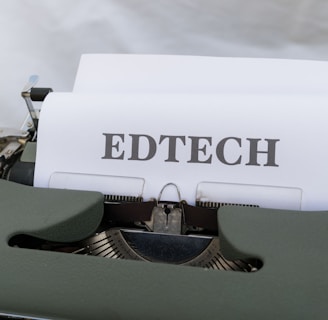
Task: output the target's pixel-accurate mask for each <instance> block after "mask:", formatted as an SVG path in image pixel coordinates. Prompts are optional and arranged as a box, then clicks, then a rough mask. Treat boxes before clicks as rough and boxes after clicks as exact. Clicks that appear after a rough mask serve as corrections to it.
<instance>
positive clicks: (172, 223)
mask: <svg viewBox="0 0 328 320" xmlns="http://www.w3.org/2000/svg"><path fill="white" fill-rule="evenodd" d="M203 205H204V204H203ZM216 205H218V204H216ZM216 211H217V208H202V207H194V206H189V205H187V204H186V203H185V202H183V201H180V202H178V203H169V202H162V201H158V200H154V201H149V202H142V199H140V198H134V199H132V198H130V197H129V198H127V197H118V196H112V197H110V196H106V197H105V201H104V216H103V220H102V223H101V224H100V226H99V228H98V230H97V232H96V233H95V234H93V235H91V236H90V237H88V238H86V239H83V240H82V241H78V242H73V243H59V242H51V241H44V240H41V239H37V238H35V237H31V236H26V235H17V236H15V237H13V238H12V239H11V240H10V242H9V244H10V246H13V247H21V248H31V249H39V250H47V251H57V252H66V253H71V254H78V255H89V256H97V257H102V258H110V259H130V260H139V261H146V262H154V263H168V264H175V265H182V266H193V267H201V268H205V269H214V270H230V271H241V272H254V271H257V270H258V269H260V268H261V267H262V262H261V261H260V260H257V259H247V260H228V259H226V258H225V257H224V256H223V255H222V253H221V251H220V240H219V237H218V230H217V223H216V219H217V214H216ZM213 222H214V223H213Z"/></svg>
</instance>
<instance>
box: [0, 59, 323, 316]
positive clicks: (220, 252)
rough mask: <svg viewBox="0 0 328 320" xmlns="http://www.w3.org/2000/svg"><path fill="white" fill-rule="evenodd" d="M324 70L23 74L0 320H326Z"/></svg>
mask: <svg viewBox="0 0 328 320" xmlns="http://www.w3.org/2000/svg"><path fill="white" fill-rule="evenodd" d="M327 67H328V66H327V64H326V63H324V62H311V61H290V60H265V59H263V60H261V59H236V58H235V59H230V58H229V59H228V58H208V57H207V58H205V57H178V56H142V55H141V56H133V55H84V56H82V58H81V62H80V66H79V70H78V73H77V77H76V81H75V85H74V89H73V91H72V92H70V93H60V92H59V93H58V92H53V90H52V89H51V88H40V87H38V86H37V81H38V77H37V76H31V77H30V78H29V80H28V83H27V84H26V86H25V87H24V88H23V90H22V92H21V95H22V98H23V99H24V100H25V103H26V105H27V108H28V111H29V117H28V120H27V121H26V122H25V123H24V125H23V126H22V128H20V129H12V128H0V176H1V180H0V189H1V193H0V196H1V201H0V206H1V210H0V211H1V213H2V223H1V231H0V234H1V237H2V238H1V239H2V243H1V245H0V251H2V257H3V259H1V260H2V262H1V263H0V266H1V267H0V268H1V271H2V272H1V274H2V276H0V277H1V278H0V281H1V282H0V283H1V287H2V289H3V290H2V293H1V299H0V314H1V317H2V318H13V319H90V318H96V319H98V318H99V319H102V318H104V319H108V318H114V319H116V318H117V319H148V318H149V319H154V318H155V319H167V318H173V319H176V318H177V319H180V318H181V319H184V318H190V319H196V318H197V319H198V318H200V317H202V318H205V319H214V318H217V317H224V318H228V319H245V318H248V317H255V318H264V317H265V318H267V319H276V318H278V317H281V318H291V319H294V318H295V319H308V318H317V319H323V318H325V317H326V314H327V311H328V306H327V304H326V299H325V296H326V294H327V292H328V281H327V280H326V271H328V270H327V265H328V264H327V262H328V256H327V253H326V249H327V246H328V245H327V243H328V242H327V240H328V235H327V231H328V213H327V212H325V210H327V208H328V199H327V197H326V190H325V181H327V180H326V179H328V177H326V175H328V172H327V171H326V170H325V166H326V165H325V162H326V159H327V155H328V151H327V150H328V149H327V148H325V136H326V134H327V129H326V125H325V115H326V111H325V110H326V103H327V89H326V87H325V81H324V80H323V79H325V74H326V73H325V70H326V68H327ZM281 70H283V71H281ZM310 71H311V72H312V73H309V72H310ZM249 74H252V77H249ZM312 74H313V76H312ZM218 75H220V76H218ZM305 75H306V78H305V77H304V76H305ZM291 83H292V84H291ZM35 101H38V102H41V103H39V105H42V107H41V110H40V108H37V107H36V104H38V102H37V103H36V102H35Z"/></svg>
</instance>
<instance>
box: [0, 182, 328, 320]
mask: <svg viewBox="0 0 328 320" xmlns="http://www.w3.org/2000/svg"><path fill="white" fill-rule="evenodd" d="M102 208H103V197H102V195H101V194H98V193H93V192H83V191H68V190H48V189H38V188H33V187H27V186H22V185H18V184H15V183H11V182H7V181H4V180H0V257H1V258H0V288H1V290H0V312H2V313H8V314H16V315H22V316H23V315H24V316H30V317H40V318H49V319H225V320H227V319H234V320H235V319H297V320H299V319H326V318H327V314H328V303H327V294H328V277H327V271H328V254H327V249H328V213H327V212H295V211H281V210H269V209H256V208H237V207H225V208H223V209H220V210H219V213H218V220H219V232H220V239H221V245H222V250H223V253H224V254H225V255H226V256H227V257H229V258H243V257H257V258H260V259H261V260H262V261H263V262H264V265H263V267H262V269H260V270H259V271H257V272H253V273H242V272H233V271H217V270H205V269H201V268H195V267H182V266H174V265H168V264H157V263H156V264H155V263H145V262H140V261H129V260H112V259H105V258H99V257H92V256H80V255H74V254H67V253H58V252H47V251H37V250H32V249H21V248H13V247H10V246H8V240H9V239H10V238H11V237H12V236H14V235H16V234H30V235H34V236H37V237H41V238H44V239H48V240H56V241H76V240H79V239H82V238H85V237H86V236H88V235H89V234H91V233H92V232H94V230H95V229H96V227H97V225H98V224H99V222H100V220H101V217H102Z"/></svg>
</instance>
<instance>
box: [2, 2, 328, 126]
mask: <svg viewBox="0 0 328 320" xmlns="http://www.w3.org/2000/svg"><path fill="white" fill-rule="evenodd" d="M327 18H328V2H327V1H325V0H154V1H151V0H94V1H92V0H55V1H54V0H24V1H21V0H9V1H2V2H1V4H0V23H1V28H0V43H1V51H0V70H1V76H0V126H13V127H20V125H21V123H22V121H23V119H24V116H25V114H26V107H25V104H24V101H23V100H22V98H21V97H20V91H21V89H22V87H23V86H24V84H25V82H26V81H27V79H28V77H29V76H30V75H31V74H38V75H40V82H39V85H40V86H51V87H53V89H54V90H55V91H71V90H72V87H73V83H74V78H75V73H76V70H77V66H78V62H79V59H80V55H81V54H83V53H145V54H181V55H208V56H234V57H236V56H238V57H269V58H290V59H312V60H328V19H327ZM327 77H328V75H327Z"/></svg>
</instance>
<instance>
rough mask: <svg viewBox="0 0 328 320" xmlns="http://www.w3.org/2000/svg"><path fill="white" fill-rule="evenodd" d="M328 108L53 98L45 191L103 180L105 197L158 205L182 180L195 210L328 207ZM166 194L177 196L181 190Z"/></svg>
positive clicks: (273, 99) (231, 97) (41, 153)
mask: <svg viewBox="0 0 328 320" xmlns="http://www.w3.org/2000/svg"><path fill="white" fill-rule="evenodd" d="M77 91H79V90H77ZM91 91H92V90H91ZM327 102H328V95H327V94H317V95H315V94H311V95H310V94H303V93H299V94H286V93H285V94H283V93H281V94H273V93H272V94H269V93H263V94H261V92H259V93H258V94H246V93H244V94H241V93H239V94H228V93H225V94H224V93H222V94H220V93H218V94H205V93H203V94H197V93H190V94H141V93H139V94H131V93H129V94H101V93H91V94H87V93H78V92H74V93H51V94H50V95H49V96H48V97H47V99H46V101H45V102H44V105H43V108H42V112H41V118H40V123H39V135H38V148H37V160H36V170H35V186H38V187H49V186H50V187H58V188H74V189H86V190H89V189H90V186H92V187H91V189H97V179H98V178H99V179H100V180H101V181H102V182H101V183H100V185H101V187H99V189H100V190H99V191H101V192H103V193H108V194H117V193H122V192H123V191H124V190H125V192H126V194H130V195H133V196H139V195H142V196H143V197H144V200H148V199H150V198H157V197H158V195H159V193H160V190H161V189H162V187H163V186H164V185H165V184H167V183H174V184H176V185H177V186H178V188H179V190H180V192H181V197H182V198H183V199H184V200H186V201H187V202H188V203H190V204H193V203H195V201H196V200H200V201H216V202H228V203H243V204H244V203H245V201H246V200H247V199H248V201H247V202H250V203H247V204H255V205H256V204H260V205H261V206H262V207H273V208H286V209H300V208H301V209H302V210H320V209H327V208H328V197H327V190H326V185H327V181H328V170H327V159H328V148H327V137H328V127H327V124H326V118H327ZM138 143H139V144H138ZM105 180H106V181H105ZM224 190H226V192H223V191H224ZM163 197H164V198H165V200H172V201H174V200H177V193H176V190H175V188H173V187H171V188H168V190H165V192H164V193H163Z"/></svg>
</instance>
